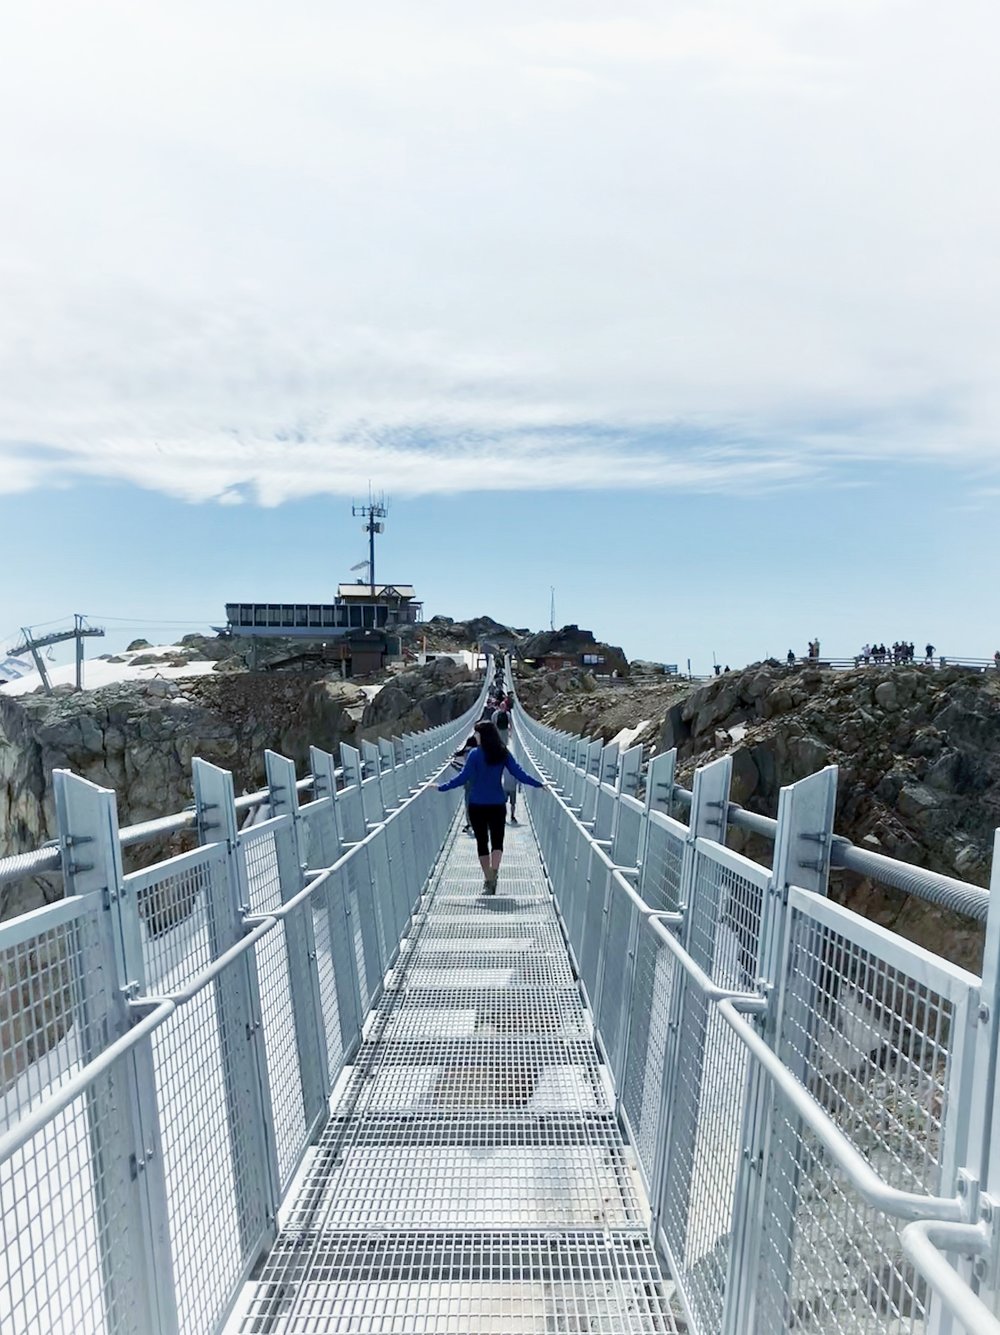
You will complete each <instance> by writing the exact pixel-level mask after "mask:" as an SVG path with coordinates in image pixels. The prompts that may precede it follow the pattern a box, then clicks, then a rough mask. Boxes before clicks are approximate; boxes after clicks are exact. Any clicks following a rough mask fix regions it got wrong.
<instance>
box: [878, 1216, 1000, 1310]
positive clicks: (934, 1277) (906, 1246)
mask: <svg viewBox="0 0 1000 1335" xmlns="http://www.w3.org/2000/svg"><path fill="white" fill-rule="evenodd" d="M900 1238H901V1241H902V1244H903V1251H904V1253H905V1255H906V1256H908V1257H909V1259H910V1260H911V1261H912V1262H913V1265H914V1267H915V1268H916V1270H917V1272H918V1273H919V1274H920V1275H922V1276H923V1278H924V1279H925V1280H926V1281H927V1283H928V1284H929V1285H930V1287H931V1288H932V1289H933V1290H934V1292H935V1293H936V1294H937V1295H938V1297H939V1298H940V1299H941V1302H942V1303H943V1304H944V1306H945V1308H946V1309H947V1310H948V1311H949V1312H950V1313H951V1315H952V1316H953V1317H954V1318H956V1319H957V1320H959V1321H961V1323H962V1324H963V1325H964V1326H965V1327H966V1329H967V1330H970V1331H975V1333H976V1335H1000V1321H998V1320H997V1318H996V1317H995V1316H994V1315H993V1313H992V1312H991V1311H990V1309H989V1308H988V1307H987V1306H986V1304H985V1303H984V1302H982V1300H981V1299H980V1298H978V1297H977V1295H976V1294H974V1293H973V1292H972V1290H971V1289H970V1288H969V1286H968V1284H966V1283H965V1281H964V1280H963V1279H962V1277H961V1275H959V1273H958V1271H957V1270H955V1269H954V1268H953V1267H952V1266H950V1265H949V1264H948V1262H947V1261H946V1260H945V1258H944V1256H943V1255H942V1252H944V1251H952V1252H958V1253H960V1254H962V1255H965V1256H987V1255H989V1252H990V1242H989V1237H988V1235H987V1233H986V1229H985V1228H984V1227H983V1225H982V1224H956V1223H941V1222H940V1221H938V1220H934V1219H919V1220H914V1222H913V1223H911V1224H907V1225H906V1227H905V1228H904V1229H903V1231H902V1233H901V1234H900Z"/></svg>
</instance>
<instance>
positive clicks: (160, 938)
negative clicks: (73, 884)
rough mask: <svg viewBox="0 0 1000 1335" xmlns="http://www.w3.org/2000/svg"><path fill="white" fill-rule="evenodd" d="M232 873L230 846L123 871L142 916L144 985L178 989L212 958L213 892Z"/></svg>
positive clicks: (199, 850) (214, 846)
mask: <svg viewBox="0 0 1000 1335" xmlns="http://www.w3.org/2000/svg"><path fill="white" fill-rule="evenodd" d="M227 874H228V869H227V857H226V849H225V848H224V847H222V846H220V845H218V844H209V845H207V846H206V847H205V848H196V849H192V851H191V852H189V853H182V854H180V856H179V857H176V858H171V859H170V860H169V861H168V862H163V863H159V864H157V865H156V866H154V867H149V868H147V869H145V870H143V871H137V872H132V873H131V874H130V875H128V876H126V877H125V884H126V885H127V886H128V887H129V889H130V890H131V891H132V893H133V894H135V896H136V902H137V903H138V906H139V916H140V918H141V919H142V922H143V932H142V955H143V964H144V966H145V974H146V988H147V990H148V991H150V992H156V993H164V992H174V991H177V990H178V989H179V988H181V987H184V986H185V984H187V983H189V982H190V981H191V979H192V978H194V977H196V976H197V974H198V973H200V972H201V970H202V969H204V968H206V967H207V966H208V965H209V964H210V963H211V962H212V934H213V933H212V929H213V925H214V924H213V922H212V917H211V915H212V902H213V901H212V894H211V890H212V887H213V884H214V883H215V881H216V879H217V878H224V877H226V876H227Z"/></svg>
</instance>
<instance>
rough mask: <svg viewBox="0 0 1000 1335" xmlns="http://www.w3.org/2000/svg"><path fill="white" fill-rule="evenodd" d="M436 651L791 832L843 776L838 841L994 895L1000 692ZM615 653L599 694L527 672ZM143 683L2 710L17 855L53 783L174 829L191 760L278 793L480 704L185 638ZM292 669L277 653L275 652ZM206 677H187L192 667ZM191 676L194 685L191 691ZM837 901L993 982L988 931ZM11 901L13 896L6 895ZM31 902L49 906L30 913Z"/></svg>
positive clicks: (990, 680)
mask: <svg viewBox="0 0 1000 1335" xmlns="http://www.w3.org/2000/svg"><path fill="white" fill-rule="evenodd" d="M407 638H408V640H409V642H410V643H411V644H422V643H423V641H424V640H425V639H426V643H427V648H428V649H429V650H432V651H437V652H441V651H447V650H448V649H458V648H463V649H464V648H470V647H472V646H473V645H482V644H484V643H492V644H504V645H509V646H510V647H511V648H512V650H513V652H514V655H515V659H516V661H517V663H518V666H517V673H518V690H519V694H520V697H521V700H522V703H523V704H524V705H525V707H526V708H527V709H528V710H529V711H530V712H531V713H533V714H535V715H536V716H538V717H540V718H542V719H544V720H545V721H546V722H548V723H550V724H552V725H553V726H555V727H559V728H563V729H565V730H567V731H570V732H576V733H579V734H581V735H591V736H601V737H603V738H604V739H606V740H607V739H610V738H612V737H614V736H617V735H618V734H620V733H623V731H624V733H625V737H626V740H627V741H628V742H629V744H634V743H635V742H638V743H640V744H642V745H644V747H645V748H646V750H647V753H649V754H652V753H653V752H656V751H661V750H664V749H667V748H669V747H672V746H676V747H677V749H678V753H679V759H680V767H681V768H680V774H681V780H682V782H685V783H689V781H690V777H691V774H692V772H693V769H694V767H695V766H696V765H698V764H702V763H704V762H705V761H708V760H711V759H713V758H715V757H716V756H718V755H723V754H727V753H731V754H732V756H733V774H734V779H733V799H734V800H735V801H737V802H740V803H741V804H743V805H744V806H746V807H748V808H750V809H751V810H754V811H759V812H762V813H764V814H766V815H774V814H775V812H776V809H777V801H778V793H779V790H780V789H781V787H782V786H783V785H785V784H787V783H790V782H793V781H794V780H795V779H798V778H801V777H803V776H804V775H806V774H810V773H812V772H813V771H815V770H816V769H818V768H820V767H822V766H823V765H826V764H831V763H833V764H836V765H838V766H839V769H840V784H839V798H838V809H837V822H836V825H837V830H838V832H839V833H841V834H844V835H846V836H847V837H848V838H850V839H852V840H853V841H854V842H855V843H858V844H861V845H863V846H865V847H868V848H872V849H875V850H877V851H882V852H885V853H887V854H889V855H891V856H893V857H897V858H901V859H903V860H904V861H908V862H912V863H916V864H918V865H921V866H925V867H929V868H932V869H934V870H936V871H941V872H944V873H946V874H948V875H952V876H958V877H961V878H962V879H964V880H969V881H972V882H974V883H976V884H979V885H985V884H986V882H987V877H988V871H989V865H990V857H991V849H992V839H993V830H994V828H995V826H996V825H997V824H998V823H1000V782H998V781H1000V678H998V677H996V676H994V674H978V673H970V672H966V671H964V670H961V669H938V670H934V669H928V668H924V667H923V666H907V667H892V666H888V665H886V666H881V667H876V666H869V667H866V668H859V669H856V670H854V671H849V672H833V671H830V670H828V669H822V668H819V667H811V666H807V665H801V664H797V665H795V666H792V667H788V666H786V665H785V664H784V663H779V662H776V661H768V662H765V663H758V664H755V665H753V666H751V667H749V668H746V669H743V670H741V671H738V672H728V673H724V674H723V675H722V676H720V677H718V678H715V679H713V680H711V681H709V682H707V683H704V684H697V683H692V682H689V681H687V680H685V679H682V678H676V677H668V676H665V675H664V673H663V671H662V669H660V668H657V667H655V666H654V665H651V664H644V663H640V662H635V663H632V664H631V665H630V664H629V663H628V662H627V660H625V658H624V655H621V658H620V660H619V658H618V657H617V656H618V655H620V654H621V651H620V650H618V649H617V648H616V647H615V646H611V645H603V644H600V643H599V642H598V641H597V640H596V639H595V637H594V636H593V635H592V634H591V632H589V631H586V630H580V629H579V628H578V627H576V626H569V627H564V628H563V629H562V630H561V631H555V632H553V631H545V632H539V633H537V634H535V635H531V634H529V633H528V632H527V631H525V630H523V629H520V628H512V627H507V626H503V625H501V623H499V622H497V621H495V620H493V619H492V618H490V617H486V616H482V617H476V618H472V619H470V620H466V621H453V620H451V619H450V618H447V617H435V618H433V619H432V620H431V621H429V622H427V623H425V624H423V625H421V626H416V627H412V628H409V629H408V632H407ZM595 649H597V650H599V651H600V652H601V653H602V654H603V655H604V657H605V672H607V671H609V670H610V668H611V667H615V669H616V670H617V671H618V672H619V677H618V679H616V680H610V679H609V678H608V676H606V675H604V676H602V677H600V678H598V677H595V676H593V675H592V674H591V673H590V672H589V671H587V670H584V669H581V668H580V667H573V668H564V669H562V670H560V671H556V672H548V671H545V670H544V669H534V668H530V667H528V666H526V664H525V662H524V659H525V658H527V657H531V658H545V657H550V658H557V657H559V656H560V655H566V656H567V657H571V656H573V655H577V656H578V655H580V654H582V653H585V652H591V651H593V650H595ZM130 650H131V659H130V661H131V663H132V665H133V666H135V665H137V664H139V662H140V660H142V661H143V662H144V661H145V659H146V657H147V656H148V658H149V666H148V668H147V669H146V670H147V671H151V672H157V671H158V670H163V671H164V672H165V673H166V672H167V671H169V672H170V673H173V674H175V675H174V677H173V679H169V680H168V679H166V677H165V676H164V677H163V678H161V677H159V676H154V677H153V678H152V679H148V680H143V681H127V682H118V683H116V684H115V685H110V686H105V687H103V688H101V689H99V690H94V691H85V692H83V693H81V694H75V693H73V692H72V691H70V690H69V688H67V687H62V688H58V689H57V691H56V693H55V694H54V695H51V696H45V695H42V694H37V693H36V694H32V695H28V696H19V697H13V698H8V697H5V696H0V831H2V833H0V854H2V853H6V852H15V851H20V850H22V849H25V848H30V847H35V846H37V844H38V843H40V842H42V841H43V840H44V839H46V838H49V837H51V835H52V833H53V828H54V827H53V821H52V809H51V772H52V770H53V769H54V768H59V767H66V768H70V769H73V770H75V771H76V772H77V773H79V774H82V775H83V776H84V777H86V778H89V779H92V780H93V781H94V782H96V783H100V784H102V785H106V786H109V787H114V788H115V789H116V790H117V792H118V793H119V803H120V812H121V820H122V823H123V824H125V823H131V822H134V821H138V820H144V819H147V818H150V817H153V816H159V815H164V814H166V813H168V812H171V811H176V810H178V809H179V808H180V807H182V806H184V805H185V804H186V803H187V802H188V801H190V798H191V791H190V762H191V759H192V757H193V756H194V755H196V754H197V755H201V756H204V757H205V758H206V759H208V760H212V761H214V762H215V763H218V764H220V765H223V766H225V767H226V768H229V769H232V770H233V771H234V774H235V776H236V782H237V785H238V786H239V787H240V788H242V789H245V790H251V789H253V788H256V787H259V786H261V784H262V782H263V769H262V757H263V752H264V750H265V748H268V747H271V748H273V749H275V750H278V751H281V752H283V753H284V754H286V755H289V756H291V757H292V758H293V759H294V760H295V761H296V763H297V764H298V765H299V766H300V767H301V768H304V767H305V764H306V757H307V752H308V746H309V744H310V743H312V742H315V743H317V744H319V745H322V746H325V747H327V748H328V749H331V750H333V751H336V749H337V747H338V745H339V743H340V742H341V741H347V742H350V743H352V744H356V743H358V742H359V741H360V740H361V739H362V738H363V737H369V738H375V737H378V736H388V735H392V734H394V733H396V734H398V733H401V732H405V731H407V730H412V729H417V728H421V727H427V726H432V725H434V724H437V723H440V722H443V721H445V720H446V719H449V718H454V717H457V715H458V714H460V713H461V712H463V711H464V710H465V709H466V708H467V707H468V705H469V704H470V703H471V702H472V701H473V700H474V698H475V695H476V691H477V687H476V683H475V682H474V681H473V679H472V677H471V675H470V674H469V672H468V671H467V670H466V669H465V668H462V667H459V666H457V665H455V664H454V663H453V662H451V661H450V660H444V659H438V660H435V661H434V662H432V663H430V664H428V665H427V666H426V667H424V668H407V669H405V670H402V671H400V670H396V671H393V672H390V673H386V674H382V675H381V677H380V678H379V680H378V681H377V682H374V683H373V684H366V683H360V684H359V683H357V682H353V681H346V682H345V681H341V680H340V679H339V677H334V676H324V675H323V674H322V672H321V671H316V672H311V673H309V672H292V673H278V674H275V673H266V672H248V671H247V670H246V668H245V666H244V664H243V662H242V659H241V658H240V657H239V655H238V654H236V653H234V651H233V641H231V640H229V639H227V638H225V637H208V636H195V635H189V636H185V637H184V638H183V640H182V641H181V642H180V644H179V645H177V646H173V647H171V648H170V649H168V650H157V649H154V648H153V647H151V646H147V645H144V644H142V643H139V642H136V643H135V644H133V645H131V646H130ZM280 650H281V643H278V642H276V645H275V651H276V652H278V651H280ZM189 665H196V666H192V671H195V670H197V671H200V672H201V673H202V675H200V676H191V677H188V676H186V675H184V674H183V670H184V667H185V666H189ZM178 673H179V674H181V675H180V676H179V677H178V676H177V675H176V674H178ZM731 842H732V843H733V844H734V846H737V847H742V848H743V849H744V850H745V851H747V852H748V853H749V854H750V855H751V856H754V857H757V858H759V859H760V860H762V861H767V860H768V858H769V856H770V847H769V845H766V844H760V845H758V844H757V843H755V842H754V841H752V840H750V839H749V838H748V837H747V836H744V835H742V834H741V833H740V832H734V833H733V835H732V837H731ZM26 893H27V894H28V900H31V902H38V899H39V896H41V895H43V894H44V893H45V887H40V888H39V887H36V888H35V890H33V891H30V892H29V891H26V890H25V888H23V887H22V888H21V889H20V890H17V891H16V893H15V895H14V896H10V895H8V899H7V900H6V902H5V901H4V900H2V899H0V913H3V912H11V911H19V910H20V909H21V908H24V907H30V903H29V902H28V900H25V894H26ZM832 893H833V894H834V895H835V896H836V897H837V898H839V899H841V900H842V901H843V902H846V903H848V904H850V905H851V906H852V907H854V908H857V909H859V910H860V911H862V912H864V913H865V914H866V915H867V916H869V917H872V918H874V919H876V920H877V921H880V922H883V923H885V924H886V925H888V926H891V927H893V928H894V929H895V930H897V931H899V932H901V933H902V934H903V935H905V936H909V937H911V938H912V939H914V940H918V941H920V942H921V943H923V944H925V945H927V946H929V947H930V948H932V949H934V950H938V951H942V952H943V953H945V954H947V955H949V957H950V958H952V959H954V960H956V961H957V962H960V963H964V964H968V965H969V966H970V967H976V966H977V964H978V960H979V955H980V951H981V931H980V929H979V927H978V925H976V924H973V923H969V922H967V921H966V920H964V919H960V918H956V917H955V916H954V915H948V914H945V913H943V912H942V911H940V910H937V909H935V908H933V907H932V906H930V905H927V904H924V903H922V902H920V901H916V900H913V899H911V898H909V897H907V896H905V895H902V894H899V893H897V892H895V891H892V890H885V889H882V888H881V887H877V886H873V885H871V884H869V883H867V882H864V881H860V880H859V879H858V878H857V877H854V876H851V875H850V874H849V873H837V874H836V875H835V876H834V884H833V886H832ZM0 894H2V891H0ZM32 896H34V898H33V899H32Z"/></svg>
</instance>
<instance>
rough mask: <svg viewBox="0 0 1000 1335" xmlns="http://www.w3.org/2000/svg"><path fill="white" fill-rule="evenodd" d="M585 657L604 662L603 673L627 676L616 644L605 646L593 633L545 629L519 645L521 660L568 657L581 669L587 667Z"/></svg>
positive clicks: (572, 627) (570, 628) (571, 627)
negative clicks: (588, 656)
mask: <svg viewBox="0 0 1000 1335" xmlns="http://www.w3.org/2000/svg"><path fill="white" fill-rule="evenodd" d="M584 655H593V656H594V657H599V658H601V659H602V660H603V661H602V663H601V664H600V668H599V670H600V673H601V675H603V676H610V675H611V673H612V672H616V673H617V674H618V675H619V676H621V677H624V676H627V675H628V670H629V666H628V659H627V658H626V657H625V654H624V652H623V651H622V650H621V649H620V648H619V647H618V645H616V644H605V643H604V642H603V641H601V640H598V639H596V638H595V636H594V632H593V631H591V630H581V629H580V627H579V626H576V625H569V626H563V627H562V629H561V630H543V631H539V632H538V633H537V634H536V635H531V636H529V637H528V638H527V639H526V640H524V641H523V642H522V643H521V644H519V645H518V657H519V658H525V659H541V658H559V657H563V658H567V659H575V660H576V664H577V665H578V666H584V664H583V662H582V660H583V656H584Z"/></svg>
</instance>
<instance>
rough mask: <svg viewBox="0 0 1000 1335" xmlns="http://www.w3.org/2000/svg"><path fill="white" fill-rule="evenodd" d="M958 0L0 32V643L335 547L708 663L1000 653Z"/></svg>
mask: <svg viewBox="0 0 1000 1335" xmlns="http://www.w3.org/2000/svg"><path fill="white" fill-rule="evenodd" d="M998 39H1000V10H998V9H997V7H996V5H995V3H994V0H990V3H986V2H985V0H966V2H965V3H963V4H962V5H960V6H943V5H941V4H940V3H938V2H937V0H934V2H931V0H755V3H754V4H753V5H747V4H746V3H745V0H699V3H697V4H686V3H671V0H657V2H656V3H637V2H636V0H623V3H622V4H619V5H617V6H615V7H614V12H612V8H611V7H609V6H608V5H607V4H606V3H605V4H600V5H598V4H589V3H587V0H575V3H573V4H568V3H561V2H559V0H532V3H531V4H526V3H520V2H519V0H509V2H508V3H507V4H505V5H503V6H496V7H486V6H476V5H469V4H467V3H462V4H460V3H451V2H450V0H442V2H441V3H436V4H432V5H428V6H413V5H411V4H403V3H401V2H400V0H373V2H372V3H369V4H366V5H364V6H358V5H351V6H348V5H345V4H338V3H330V0H323V2H322V3H320V2H319V0H317V3H312V2H311V0H287V2H286V3H285V4H283V5H282V6H280V7H277V6H274V5H272V4H270V3H266V4H265V3H263V2H261V0H240V3H238V4H237V3H230V2H229V0H215V3H213V4H211V5H204V4H195V3H193V2H191V0H173V3H171V4H170V5H169V6H168V5H143V6H136V5H132V4H126V3H124V0H120V2H112V0H91V2H90V3H89V4H87V5H86V6H81V5H79V4H77V3H67V2H65V0H50V2H49V3H47V4H45V5H22V6H16V7H14V6H11V7H8V12H7V13H6V14H5V15H4V18H3V20H2V32H0V123H2V124H3V125H4V126H5V127H6V128H5V132H4V134H3V136H2V137H0V168H2V176H0V180H2V181H3V196H4V207H3V208H2V209H0V534H2V538H0V542H2V543H3V547H4V550H5V552H6V561H5V570H6V574H7V578H6V579H5V580H4V581H3V582H2V585H0V634H3V635H4V636H5V637H6V638H5V639H4V640H3V641H2V642H0V650H5V649H7V648H9V647H10V645H11V643H12V642H13V640H14V639H16V638H17V632H18V628H19V627H21V626H22V625H30V626H34V627H36V628H40V629H41V628H44V627H45V624H46V623H51V624H52V625H53V626H56V627H58V626H60V625H62V624H63V623H65V622H67V621H68V620H70V619H71V614H72V613H73V612H82V613H85V614H87V615H89V616H91V617H92V618H93V619H94V620H95V621H96V622H99V623H101V624H104V625H106V627H107V629H108V632H109V633H108V637H107V639H106V641H105V642H104V645H103V646H100V647H99V646H98V642H97V641H93V642H91V644H90V646H88V652H99V651H100V649H101V647H103V648H104V649H106V650H111V649H114V648H117V647H121V645H122V644H123V643H125V642H127V640H129V639H131V638H133V636H136V635H140V634H141V635H143V636H145V638H149V639H151V640H153V639H155V640H163V639H167V638H170V636H171V635H172V634H173V633H174V632H175V631H178V632H182V631H183V630H187V629H190V630H197V629H204V628H206V627H208V626H210V625H212V624H219V623H220V622H221V620H222V619H223V617H224V610H223V609H224V603H225V602H226V601H227V600H233V599H246V600H253V599H260V600H267V599H274V600H284V601H292V600H301V601H316V600H320V599H324V598H329V597H330V596H332V593H333V591H334V589H335V586H336V584H337V583H338V582H339V581H340V580H342V579H346V578H349V570H350V567H351V566H352V565H354V564H355V563H356V562H357V561H360V560H361V559H363V558H364V556H365V555H366V551H365V538H364V535H363V534H362V532H361V525H360V521H359V520H357V519H355V518H353V517H352V515H351V502H352V500H363V499H364V498H365V497H366V496H367V492H368V487H369V483H370V484H371V485H372V487H374V489H375V491H376V492H377V493H379V492H385V493H387V494H388V496H389V500H390V514H389V519H388V524H387V531H386V534H385V536H384V538H383V539H382V540H381V545H380V551H379V555H378V562H379V566H378V574H379V576H380V577H381V576H383V575H384V577H385V578H387V579H392V580H398V581H409V582H412V583H414V584H415V585H416V586H417V591H418V594H419V595H420V596H421V597H422V598H423V599H424V602H425V609H426V612H427V614H428V615H433V614H434V613H444V614H448V615H452V616H454V617H456V618H457V617H464V616H470V615H478V614H481V613H488V614H490V615H492V616H494V617H497V618H498V619H500V620H504V621H509V622H511V623H514V624H517V625H526V626H531V627H536V628H538V627H544V626H546V625H547V624H548V621H549V614H550V598H551V590H552V589H553V588H554V589H555V605H556V621H557V623H558V624H562V623H564V622H571V621H574V622H577V623H579V624H581V625H584V626H587V627H590V628H592V629H593V630H594V631H595V632H596V633H597V634H598V635H599V636H600V637H601V638H604V639H607V640H609V641H611V642H612V643H617V644H620V645H622V646H623V647H624V649H625V651H626V653H628V654H629V655H631V656H639V657H646V658H653V659H657V660H660V661H666V662H677V663H686V661H687V659H689V658H690V659H691V660H692V667H693V669H694V670H695V671H705V670H708V668H709V667H710V665H711V663H712V660H713V657H715V658H716V659H717V660H718V661H719V662H721V663H732V665H733V666H735V665H737V664H742V663H745V662H749V661H753V660H755V659H758V658H760V657H763V656H765V655H767V654H780V655H782V656H783V655H784V653H785V652H786V651H787V649H788V648H794V649H795V650H796V651H797V652H804V650H805V644H806V642H807V640H808V639H811V638H813V637H815V636H818V637H819V638H820V640H821V643H822V648H823V652H824V654H825V653H831V654H845V655H847V654H852V653H854V652H855V651H856V650H857V648H858V647H859V646H860V645H861V643H863V642H864V641H865V640H870V639H879V638H883V639H886V640H887V641H891V640H893V639H896V638H908V639H912V640H914V641H916V642H918V643H919V644H920V645H921V646H922V645H923V644H924V643H925V642H926V641H927V640H930V641H932V642H933V643H934V644H935V645H936V647H937V648H938V650H939V652H942V653H946V654H951V655H953V656H957V655H972V656H984V657H985V656H987V655H992V654H993V652H994V650H995V649H996V648H997V647H1000V625H997V624H996V616H995V608H996V599H995V596H994V594H993V590H994V589H995V588H996V587H997V583H998V577H1000V555H998V552H997V543H996V541H995V530H994V528H993V519H994V514H995V509H996V505H997V500H998V497H1000V377H998V374H997V368H998V367H1000V266H998V265H997V263H996V237H997V236H998V235H1000V177H998V175H997V173H996V171H995V170H994V167H993V163H994V161H995V157H996V136H997V127H998V125H1000V83H998V81H997V79H996V76H995V68H994V65H995V55H994V53H995V50H996V48H997V41H998Z"/></svg>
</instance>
